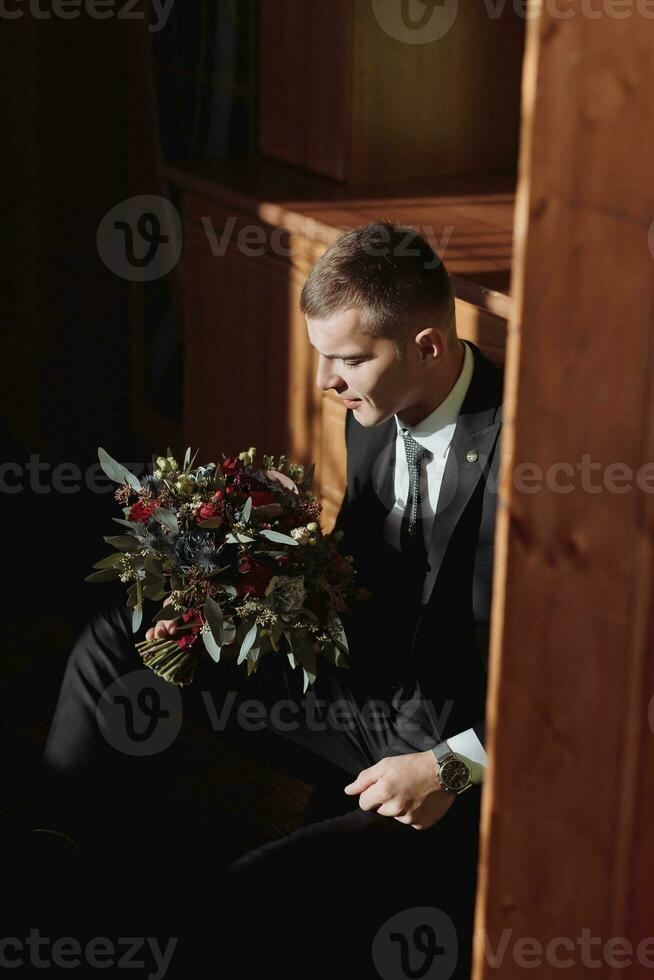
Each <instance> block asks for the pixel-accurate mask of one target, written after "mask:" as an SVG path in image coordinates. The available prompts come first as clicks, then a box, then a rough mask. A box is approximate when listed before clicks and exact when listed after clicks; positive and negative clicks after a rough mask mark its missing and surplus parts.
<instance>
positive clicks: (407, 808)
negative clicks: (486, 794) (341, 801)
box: [344, 749, 457, 830]
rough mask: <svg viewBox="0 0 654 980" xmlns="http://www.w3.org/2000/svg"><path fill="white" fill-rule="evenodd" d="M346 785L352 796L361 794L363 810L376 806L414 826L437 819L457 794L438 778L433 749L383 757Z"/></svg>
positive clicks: (379, 811) (417, 826) (427, 824)
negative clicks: (445, 786)
mask: <svg viewBox="0 0 654 980" xmlns="http://www.w3.org/2000/svg"><path fill="white" fill-rule="evenodd" d="M344 789H345V792H346V793H348V794H349V795H350V796H353V795H354V794H355V793H359V794H360V796H359V806H360V807H361V809H362V810H376V811H377V813H379V814H381V815H382V816H384V817H393V818H394V819H395V820H398V821H399V822H400V823H406V824H409V825H410V826H411V827H413V828H414V829H415V830H426V829H427V828H428V827H431V826H433V824H435V823H437V822H438V821H439V820H440V819H441V817H442V816H444V814H445V813H447V811H448V810H449V808H450V807H451V806H452V804H453V802H454V800H455V799H456V796H457V794H456V793H455V792H454V791H453V790H450V789H445V788H444V787H443V786H441V784H440V782H439V781H438V763H437V762H436V759H435V758H434V754H433V752H432V751H431V749H428V750H427V751H426V752H411V753H409V754H407V755H398V756H389V757H387V758H385V759H380V761H379V762H377V763H375V765H374V766H370V767H369V768H368V769H363V770H362V771H361V772H360V773H359V775H358V776H357V778H356V779H355V780H354V782H353V783H350V784H349V785H348V786H345V787H344Z"/></svg>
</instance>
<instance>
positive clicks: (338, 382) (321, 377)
mask: <svg viewBox="0 0 654 980" xmlns="http://www.w3.org/2000/svg"><path fill="white" fill-rule="evenodd" d="M316 385H317V387H318V388H322V390H323V391H327V389H328V388H341V387H342V386H343V379H342V378H341V377H340V375H338V374H337V373H336V371H335V370H334V368H333V367H332V361H329V360H327V361H326V363H325V362H323V360H322V359H320V360H319V361H318V371H317V374H316Z"/></svg>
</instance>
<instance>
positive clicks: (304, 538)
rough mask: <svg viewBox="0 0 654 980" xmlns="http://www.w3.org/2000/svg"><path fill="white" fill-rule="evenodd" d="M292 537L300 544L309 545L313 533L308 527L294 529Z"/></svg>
mask: <svg viewBox="0 0 654 980" xmlns="http://www.w3.org/2000/svg"><path fill="white" fill-rule="evenodd" d="M291 537H292V538H295V540H296V541H297V543H298V544H308V542H309V541H310V540H311V532H310V531H309V530H308V528H306V527H294V528H293V530H292V531H291Z"/></svg>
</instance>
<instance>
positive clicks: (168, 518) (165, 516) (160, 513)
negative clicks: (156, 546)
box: [152, 507, 179, 534]
mask: <svg viewBox="0 0 654 980" xmlns="http://www.w3.org/2000/svg"><path fill="white" fill-rule="evenodd" d="M152 516H153V517H156V518H157V520H158V521H161V523H162V524H165V525H166V527H168V528H170V530H171V531H173V532H174V533H175V534H179V524H178V523H177V514H176V513H175V511H174V510H167V509H165V508H164V507H155V509H154V510H153V511H152Z"/></svg>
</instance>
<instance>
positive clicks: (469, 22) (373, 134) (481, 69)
mask: <svg viewBox="0 0 654 980" xmlns="http://www.w3.org/2000/svg"><path fill="white" fill-rule="evenodd" d="M409 6H410V8H412V5H409ZM415 6H416V7H419V6H420V7H421V6H422V5H419V4H416V5H415ZM426 6H427V13H428V14H429V5H426ZM442 6H443V5H442V4H437V5H435V7H432V9H431V13H432V15H433V16H434V17H435V18H439V17H440V13H439V11H438V9H437V8H438V7H442ZM451 6H452V5H450V7H451ZM406 8H407V5H406V4H404V3H402V4H400V3H399V2H398V0H375V3H374V4H373V3H371V2H370V0H330V3H329V4H321V3H299V2H297V0H262V2H261V86H260V120H261V122H260V141H259V148H260V150H261V152H262V153H265V154H268V155H270V156H273V157H276V158H277V159H280V160H284V161H286V162H287V163H292V164H296V165H298V166H301V167H304V168H306V169H307V170H310V171H313V172H315V173H319V174H324V175H325V176H327V177H332V178H334V179H336V180H344V181H347V182H348V183H352V184H361V183H376V184H383V183H386V182H387V181H389V180H396V179H397V176H398V174H401V175H402V176H403V177H404V178H405V179H407V180H410V179H420V178H428V179H433V178H434V177H436V176H438V175H443V174H484V175H488V174H493V173H500V174H513V173H515V163H516V159H517V147H518V122H519V95H520V92H519V89H520V65H521V59H522V50H523V40H524V20H523V19H522V18H521V17H519V16H518V15H517V14H516V12H515V9H514V5H513V4H497V5H496V7H495V11H494V12H493V15H492V16H489V14H488V11H487V8H486V6H485V5H483V4H459V5H458V9H457V12H456V16H455V17H454V19H453V22H452V25H451V27H450V28H449V29H448V30H446V31H445V32H444V33H443V35H442V36H435V37H434V40H431V41H429V42H428V43H415V42H414V35H413V34H412V33H411V32H409V37H408V40H407V37H406V31H405V28H404V25H403V23H402V19H401V17H398V13H400V14H401V13H402V11H406ZM412 12H413V11H412V9H411V10H410V13H412ZM489 79H492V84H489V83H488V80H489ZM489 121H490V123H489Z"/></svg>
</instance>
